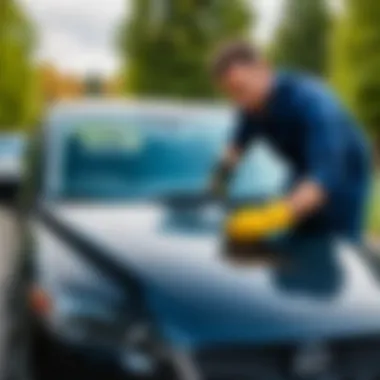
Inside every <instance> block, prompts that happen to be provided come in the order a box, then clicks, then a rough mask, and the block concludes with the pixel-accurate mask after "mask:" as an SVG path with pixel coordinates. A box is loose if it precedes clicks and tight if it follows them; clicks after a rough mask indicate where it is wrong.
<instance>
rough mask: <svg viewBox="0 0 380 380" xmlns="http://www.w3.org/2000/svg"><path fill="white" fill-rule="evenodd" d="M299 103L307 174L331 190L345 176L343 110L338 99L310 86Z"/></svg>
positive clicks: (325, 188) (335, 187)
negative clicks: (311, 88)
mask: <svg viewBox="0 0 380 380" xmlns="http://www.w3.org/2000/svg"><path fill="white" fill-rule="evenodd" d="M301 103H302V109H301V113H302V114H303V117H304V122H305V127H306V131H305V132H306V133H305V140H306V141H305V150H306V151H305V156H306V166H307V167H306V170H307V172H306V176H307V179H309V180H312V181H315V182H317V183H318V184H319V185H320V186H321V187H322V188H323V189H324V190H325V191H326V192H327V194H331V193H332V192H334V191H335V190H336V189H337V187H338V186H339V183H340V179H341V178H342V177H343V176H344V168H345V165H344V151H345V138H344V137H345V136H344V130H343V129H342V117H341V112H342V111H341V109H340V105H339V104H338V101H337V100H335V99H333V97H332V96H330V95H329V94H328V93H327V90H326V92H325V90H324V89H317V90H315V89H313V90H312V91H310V92H309V93H307V94H305V97H304V98H303V101H302V102H301Z"/></svg>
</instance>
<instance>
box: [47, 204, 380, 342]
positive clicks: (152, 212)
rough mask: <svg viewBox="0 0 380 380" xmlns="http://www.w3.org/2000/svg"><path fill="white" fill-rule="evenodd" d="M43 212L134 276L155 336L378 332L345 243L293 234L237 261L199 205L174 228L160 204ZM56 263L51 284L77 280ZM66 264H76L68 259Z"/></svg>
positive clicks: (224, 338)
mask: <svg viewBox="0 0 380 380" xmlns="http://www.w3.org/2000/svg"><path fill="white" fill-rule="evenodd" d="M47 209H48V211H49V213H51V215H53V217H54V218H56V219H57V220H59V221H60V223H62V224H64V225H65V226H67V227H68V228H70V229H71V230H72V231H73V233H74V234H79V235H81V236H82V237H84V238H85V239H87V240H88V241H89V242H90V244H95V245H96V246H98V247H102V249H103V250H104V252H105V254H106V255H107V256H108V257H109V258H111V259H112V260H115V262H117V263H118V264H119V265H120V266H121V267H123V268H125V269H127V270H128V271H133V272H134V273H136V276H137V278H138V279H139V281H141V284H142V286H143V288H144V291H145V297H146V300H147V302H148V307H149V309H150V311H151V312H152V314H153V316H154V318H155V320H156V322H157V323H158V324H159V327H160V331H161V333H162V334H164V335H165V338H166V339H167V340H170V341H171V342H172V343H173V344H178V345H184V344H186V345H189V346H192V347H199V346H204V345H206V346H207V345H213V344H218V343H225V342H234V343H249V342H250V343H264V342H266V343H269V342H273V341H277V342H278V341H289V340H307V339H317V338H322V337H323V338H328V337H342V336H349V335H350V334H366V333H374V332H380V319H379V318H378V316H379V313H380V289H379V283H378V279H377V277H376V273H375V272H374V271H372V269H371V268H370V266H369V263H367V262H366V260H365V259H364V257H362V256H361V255H360V252H358V251H357V250H356V249H355V248H353V247H350V246H349V245H347V244H343V243H338V242H333V241H331V240H329V239H328V238H325V239H323V238H321V237H318V238H315V237H313V238H311V237H310V238H305V239H304V240H302V239H301V240H300V239H297V240H295V241H289V242H287V243H282V246H283V247H284V248H285V247H286V248H285V249H284V251H286V252H284V253H281V254H279V255H280V256H278V262H276V261H275V262H274V263H273V262H265V255H263V259H264V260H263V261H261V262H260V261H259V262H252V263H248V264H245V265H239V264H237V263H236V262H231V261H230V260H228V259H227V258H226V257H225V256H224V255H223V246H222V245H221V239H220V228H219V227H218V226H217V225H214V226H213V227H210V228H209V229H208V230H207V229H206V230H205V229H204V224H203V223H204V220H202V219H203V218H204V215H203V214H204V211H202V210H198V211H197V212H196V213H198V215H196V216H195V218H199V219H198V221H197V219H195V220H194V219H193V220H192V223H191V225H187V224H186V223H187V222H186V221H182V225H181V221H180V220H178V224H177V226H175V225H174V227H173V224H172V223H171V222H172V221H170V219H172V218H173V212H174V213H175V210H173V209H172V208H171V207H168V206H167V205H157V204H132V205H124V206H122V205H120V204H119V205H109V206H105V205H99V206H96V205H62V206H57V205H55V206H51V205H50V206H47ZM174 217H175V216H174ZM197 223H199V225H197ZM179 225H180V227H181V228H176V227H178V226H179ZM47 231H49V227H48V226H47ZM60 260H62V261H60V262H59V265H57V264H58V262H55V259H53V258H52V257H50V264H49V268H47V270H48V271H49V273H50V276H51V280H52V281H53V282H55V283H57V282H59V281H58V279H59V278H60V276H62V273H65V275H64V276H66V277H65V279H64V281H63V283H66V284H67V283H70V282H74V283H75V282H76V281H77V279H78V278H79V279H83V277H82V276H81V274H80V273H81V270H80V267H79V266H76V267H75V268H74V267H73V270H72V271H67V270H65V269H64V267H65V265H66V264H65V258H63V257H61V258H60ZM70 260H71V261H72V260H74V261H72V263H73V262H75V258H74V256H73V255H70ZM60 273H61V274H60ZM70 276H72V278H70ZM87 280H88V281H89V282H90V283H91V282H96V281H97V277H96V276H95V277H92V278H88V279H87ZM94 285H95V286H96V284H94Z"/></svg>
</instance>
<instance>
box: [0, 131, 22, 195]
mask: <svg viewBox="0 0 380 380" xmlns="http://www.w3.org/2000/svg"><path fill="white" fill-rule="evenodd" d="M25 149H26V138H25V136H24V135H23V134H21V133H2V134H0V195H1V196H4V197H8V196H12V195H14V194H15V192H16V191H17V189H18V188H19V186H20V183H21V181H22V175H23V157H24V153H25Z"/></svg>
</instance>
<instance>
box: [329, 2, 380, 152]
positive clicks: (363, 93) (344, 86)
mask: <svg viewBox="0 0 380 380" xmlns="http://www.w3.org/2000/svg"><path fill="white" fill-rule="evenodd" d="M379 21H380V2H379V1H376V0H346V2H345V9H344V12H343V14H342V15H341V17H340V20H339V22H338V24H337V27H336V29H335V32H334V38H333V49H332V62H331V80H332V82H333V83H334V85H335V86H336V87H337V88H338V90H339V91H340V92H341V93H342V95H343V97H344V99H345V100H346V101H347V102H348V103H349V104H350V105H351V106H352V107H353V108H354V110H355V111H356V113H357V115H358V116H359V118H360V119H361V120H362V121H363V123H364V125H365V126H366V127H367V129H368V132H369V133H370V135H371V136H372V137H373V138H374V139H375V141H376V144H377V146H378V147H380V51H379V43H380V22H379Z"/></svg>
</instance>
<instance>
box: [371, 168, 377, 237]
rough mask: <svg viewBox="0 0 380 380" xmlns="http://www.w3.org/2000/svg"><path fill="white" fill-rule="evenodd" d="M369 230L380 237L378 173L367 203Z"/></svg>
mask: <svg viewBox="0 0 380 380" xmlns="http://www.w3.org/2000/svg"><path fill="white" fill-rule="evenodd" d="M369 232H370V233H372V234H373V235H374V236H378V237H380V173H378V175H377V176H376V179H375V183H374V187H373V190H372V197H371V201H370V204H369Z"/></svg>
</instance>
